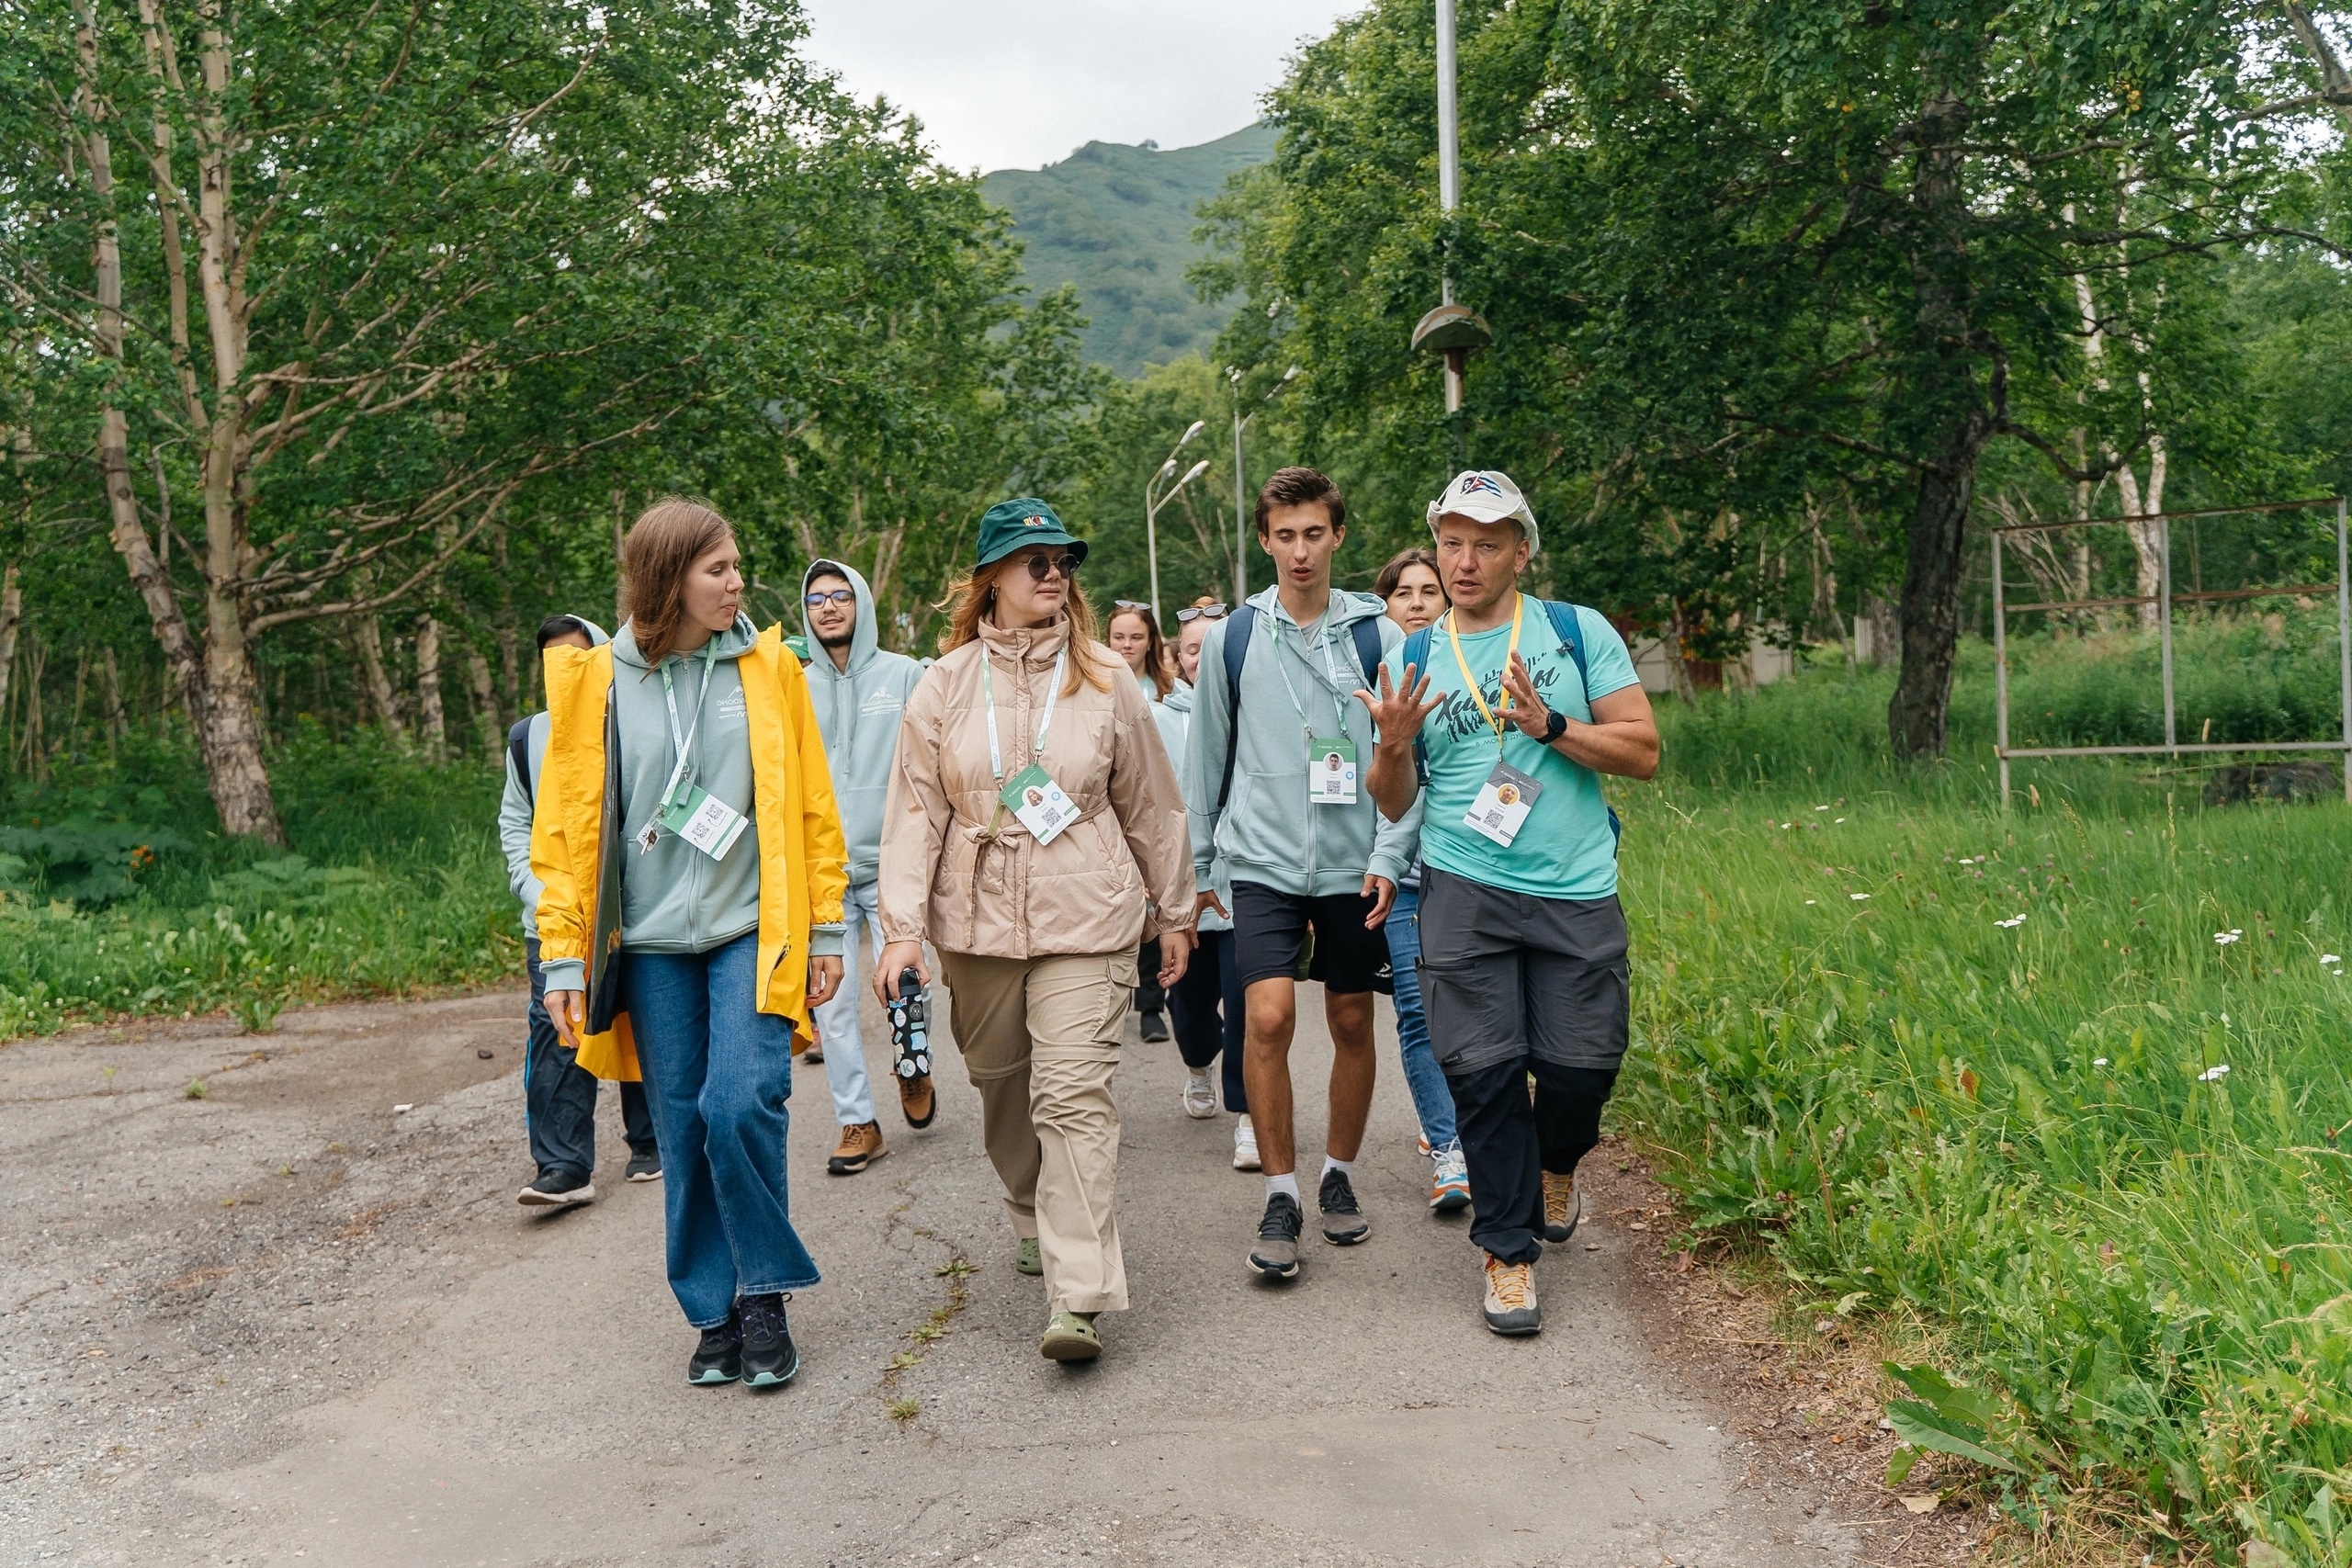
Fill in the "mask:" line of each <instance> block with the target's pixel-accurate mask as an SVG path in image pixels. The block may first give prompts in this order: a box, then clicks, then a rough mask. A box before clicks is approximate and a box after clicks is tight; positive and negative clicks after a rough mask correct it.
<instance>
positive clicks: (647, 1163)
mask: <svg viewBox="0 0 2352 1568" xmlns="http://www.w3.org/2000/svg"><path fill="white" fill-rule="evenodd" d="M628 1179H630V1180H631V1181H659V1180H661V1179H662V1151H661V1150H660V1149H648V1150H646V1151H645V1152H644V1153H643V1154H641V1155H631V1156H628Z"/></svg>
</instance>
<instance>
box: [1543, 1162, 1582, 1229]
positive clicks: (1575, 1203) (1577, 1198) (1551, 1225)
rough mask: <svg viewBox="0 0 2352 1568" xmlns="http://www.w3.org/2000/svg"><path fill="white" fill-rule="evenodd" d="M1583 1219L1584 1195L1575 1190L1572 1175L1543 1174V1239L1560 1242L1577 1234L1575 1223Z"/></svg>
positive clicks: (1549, 1172) (1547, 1172) (1574, 1180)
mask: <svg viewBox="0 0 2352 1568" xmlns="http://www.w3.org/2000/svg"><path fill="white" fill-rule="evenodd" d="M1583 1218H1584V1194H1582V1193H1581V1192H1578V1191H1577V1179H1576V1178H1575V1176H1573V1175H1569V1176H1559V1175H1555V1173H1553V1172H1551V1171H1548V1170H1547V1171H1545V1172H1544V1240H1545V1241H1552V1242H1560V1241H1566V1240H1567V1239H1568V1237H1570V1236H1572V1235H1576V1234H1577V1222H1578V1221H1580V1220H1582V1219H1583Z"/></svg>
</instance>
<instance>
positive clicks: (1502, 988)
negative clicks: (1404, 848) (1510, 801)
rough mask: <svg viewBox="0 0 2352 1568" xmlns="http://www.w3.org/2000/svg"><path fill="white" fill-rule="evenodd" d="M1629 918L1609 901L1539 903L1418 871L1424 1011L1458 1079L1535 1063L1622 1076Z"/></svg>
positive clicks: (1446, 1065) (1431, 869) (1443, 1065)
mask: <svg viewBox="0 0 2352 1568" xmlns="http://www.w3.org/2000/svg"><path fill="white" fill-rule="evenodd" d="M1625 947H1626V941H1625V912H1624V910H1623V909H1622V908H1619V907H1618V903H1617V897H1616V895H1615V894H1611V895H1610V896H1609V897H1606V898H1538V897H1533V896H1532V895H1531V894H1526V893H1513V892H1511V891H1510V889H1508V888H1502V887H1489V886H1486V885H1485V884H1484V883H1478V882H1473V881H1471V880H1470V879H1469V878H1468V877H1466V876H1456V875H1454V874H1453V873H1452V872H1449V871H1440V870H1439V869H1438V868H1437V867H1436V866H1433V865H1432V866H1428V867H1425V868H1424V869H1423V871H1422V874H1421V964H1420V968H1419V971H1418V974H1419V978H1420V982H1421V1007H1422V1010H1424V1012H1426V1013H1427V1015H1428V1019H1429V1026H1430V1046H1431V1047H1432V1048H1433V1049H1434V1050H1435V1051H1436V1053H1437V1065H1438V1066H1439V1068H1440V1069H1441V1070H1442V1072H1443V1073H1444V1074H1445V1076H1446V1077H1449V1078H1455V1077H1464V1076H1466V1075H1468V1074H1471V1073H1475V1072H1478V1071H1480V1070H1481V1069H1483V1068H1487V1067H1491V1066H1495V1065H1496V1064H1497V1063H1498V1062H1512V1061H1518V1060H1520V1059H1521V1058H1522V1057H1526V1056H1531V1055H1532V1056H1533V1057H1535V1058H1537V1059H1538V1060H1540V1061H1545V1062H1551V1063H1555V1064H1556V1065H1558V1066H1563V1067H1590V1068H1600V1069H1613V1068H1615V1067H1616V1066H1617V1065H1618V1064H1619V1063H1621V1062H1623V1060H1624V1059H1625V1045H1626V1042H1627V1040H1628V1038H1629V1035H1630V1026H1631V1018H1630V1013H1631V1009H1630V1006H1629V1003H1628V998H1627V994H1626V993H1627V985H1626V982H1627V969H1626V963H1625Z"/></svg>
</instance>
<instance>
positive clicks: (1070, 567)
mask: <svg viewBox="0 0 2352 1568" xmlns="http://www.w3.org/2000/svg"><path fill="white" fill-rule="evenodd" d="M1057 571H1058V572H1060V573H1061V574H1062V581H1065V582H1067V581H1070V580H1071V579H1073V578H1075V577H1076V576H1077V575H1078V558H1077V557H1076V556H1074V555H1069V554H1064V555H1058V556H1031V557H1030V558H1029V581H1032V582H1043V581H1046V577H1047V575H1048V574H1050V573H1053V572H1057Z"/></svg>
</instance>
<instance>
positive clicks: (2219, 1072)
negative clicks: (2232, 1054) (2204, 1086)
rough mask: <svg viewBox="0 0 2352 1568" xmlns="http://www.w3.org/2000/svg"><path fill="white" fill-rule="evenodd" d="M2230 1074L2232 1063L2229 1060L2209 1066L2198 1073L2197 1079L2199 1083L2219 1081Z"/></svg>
mask: <svg viewBox="0 0 2352 1568" xmlns="http://www.w3.org/2000/svg"><path fill="white" fill-rule="evenodd" d="M2229 1076H2230V1065H2229V1064H2228V1063H2227V1062H2223V1063H2221V1064H2220V1065H2219V1066H2211V1067H2208V1068H2206V1069H2205V1070H2204V1071H2203V1072H2201V1073H2199V1074H2198V1075H2197V1081H2198V1082H2199V1083H2219V1082H2220V1081H2221V1080H2222V1079H2223V1078H2225V1077H2229Z"/></svg>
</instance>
